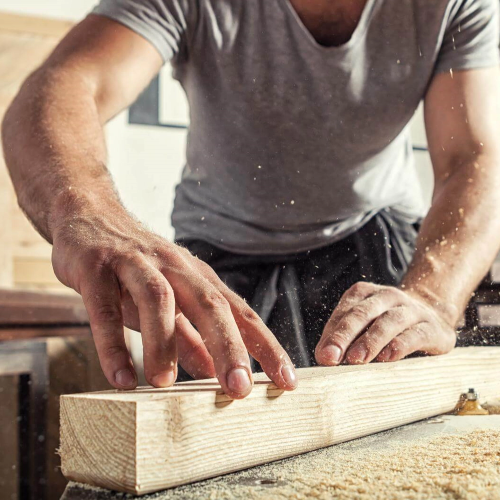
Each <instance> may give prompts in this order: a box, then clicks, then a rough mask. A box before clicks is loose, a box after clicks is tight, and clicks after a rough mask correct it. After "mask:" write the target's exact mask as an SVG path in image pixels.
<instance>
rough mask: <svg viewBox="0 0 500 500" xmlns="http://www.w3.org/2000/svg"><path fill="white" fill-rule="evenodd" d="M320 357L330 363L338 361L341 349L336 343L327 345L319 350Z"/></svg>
mask: <svg viewBox="0 0 500 500" xmlns="http://www.w3.org/2000/svg"><path fill="white" fill-rule="evenodd" d="M321 357H322V358H324V359H326V360H328V361H329V362H330V363H340V358H341V357H342V350H341V349H340V347H337V346H336V345H327V346H326V347H323V349H322V350H321Z"/></svg>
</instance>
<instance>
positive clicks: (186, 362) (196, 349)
mask: <svg viewBox="0 0 500 500" xmlns="http://www.w3.org/2000/svg"><path fill="white" fill-rule="evenodd" d="M175 333H176V339H177V350H178V353H179V363H180V365H181V366H182V367H183V368H184V370H186V372H187V373H189V375H191V377H193V378H195V379H203V378H213V377H215V376H216V372H215V366H214V362H213V360H212V358H211V356H210V354H209V352H208V351H207V348H206V347H205V344H204V343H203V340H202V339H201V337H200V334H199V333H198V332H197V331H196V330H195V329H194V328H193V326H192V325H191V323H190V322H189V321H188V320H187V319H186V317H185V316H184V315H183V314H182V313H179V314H177V317H176V321H175Z"/></svg>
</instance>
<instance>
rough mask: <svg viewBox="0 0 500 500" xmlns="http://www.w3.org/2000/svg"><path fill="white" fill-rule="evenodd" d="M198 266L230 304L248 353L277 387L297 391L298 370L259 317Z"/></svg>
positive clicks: (236, 295) (216, 279) (212, 272)
mask: <svg viewBox="0 0 500 500" xmlns="http://www.w3.org/2000/svg"><path fill="white" fill-rule="evenodd" d="M197 265H198V269H199V270H200V272H201V273H202V274H203V275H204V276H205V277H206V278H207V279H208V280H209V281H210V283H212V284H213V285H214V286H215V287H216V288H217V289H218V290H219V291H220V293H221V294H222V295H223V296H224V298H225V299H226V300H227V301H228V302H229V305H230V308H231V312H232V314H233V316H234V318H235V321H236V324H237V326H238V328H239V331H240V334H241V337H242V339H243V342H244V343H245V346H246V348H247V349H248V352H249V353H250V354H251V355H252V356H253V357H254V359H256V360H257V361H258V362H259V363H260V365H261V367H262V369H263V370H264V372H265V373H266V374H267V376H268V377H269V378H270V379H271V380H272V381H273V382H274V383H275V384H276V386H277V387H279V388H280V389H283V390H293V389H295V388H296V387H297V386H298V379H297V375H296V372H295V367H294V366H293V363H292V361H291V360H290V358H289V356H288V354H287V353H286V351H285V350H284V349H283V347H281V345H280V344H279V342H278V341H277V340H276V337H275V336H274V335H273V334H272V333H271V331H270V330H269V328H267V326H266V325H265V324H264V322H263V321H262V319H261V318H260V317H259V315H258V314H257V313H256V312H255V311H254V310H253V309H252V308H251V307H250V306H249V305H248V304H247V303H246V302H245V301H244V300H243V299H242V298H241V297H240V296H239V295H238V294H236V293H234V292H233V291H232V290H230V289H229V288H228V287H227V286H226V285H225V284H224V283H223V282H222V281H221V280H220V279H219V277H218V276H217V274H216V273H215V272H214V271H213V270H212V269H211V268H210V267H209V266H207V265H206V264H204V263H202V262H201V261H198V262H197Z"/></svg>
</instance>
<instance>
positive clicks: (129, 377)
mask: <svg viewBox="0 0 500 500" xmlns="http://www.w3.org/2000/svg"><path fill="white" fill-rule="evenodd" d="M115 380H116V383H117V384H118V385H121V386H122V387H131V386H135V384H136V379H135V376H134V374H133V373H132V372H131V371H130V370H129V369H125V370H120V371H119V372H116V374H115Z"/></svg>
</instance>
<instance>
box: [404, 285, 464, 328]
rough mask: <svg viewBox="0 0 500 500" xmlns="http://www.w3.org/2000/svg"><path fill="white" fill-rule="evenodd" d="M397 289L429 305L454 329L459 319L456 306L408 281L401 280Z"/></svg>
mask: <svg viewBox="0 0 500 500" xmlns="http://www.w3.org/2000/svg"><path fill="white" fill-rule="evenodd" d="M398 288H400V289H401V290H403V291H404V292H406V293H407V294H408V295H410V296H411V297H414V298H415V299H417V300H420V301H422V302H424V303H425V304H427V305H430V306H431V307H432V308H433V309H434V310H435V311H436V312H437V314H438V315H439V316H440V317H441V318H442V319H443V320H444V321H445V322H446V323H447V324H448V325H449V326H450V327H452V328H455V326H456V325H457V323H458V321H459V319H460V309H459V307H457V305H456V304H454V303H451V302H449V301H447V300H445V299H443V298H442V297H440V296H439V295H438V294H437V293H435V292H433V291H432V290H431V289H430V288H429V287H427V286H425V285H423V284H421V283H419V284H415V283H412V282H410V281H406V280H403V281H402V283H401V284H400V285H399V287H398Z"/></svg>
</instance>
